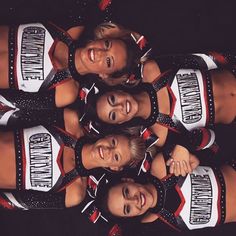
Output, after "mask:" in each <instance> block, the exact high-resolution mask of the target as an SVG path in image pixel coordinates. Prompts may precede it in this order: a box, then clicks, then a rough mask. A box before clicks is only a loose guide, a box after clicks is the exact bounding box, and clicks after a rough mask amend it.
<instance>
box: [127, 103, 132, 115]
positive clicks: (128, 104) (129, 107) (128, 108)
mask: <svg viewBox="0 0 236 236" xmlns="http://www.w3.org/2000/svg"><path fill="white" fill-rule="evenodd" d="M130 109H131V104H130V102H129V101H126V113H127V114H129V113H130Z"/></svg>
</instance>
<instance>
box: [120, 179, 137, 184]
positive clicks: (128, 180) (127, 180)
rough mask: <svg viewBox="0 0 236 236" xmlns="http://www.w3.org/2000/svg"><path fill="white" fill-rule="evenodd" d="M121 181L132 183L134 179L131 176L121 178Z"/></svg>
mask: <svg viewBox="0 0 236 236" xmlns="http://www.w3.org/2000/svg"><path fill="white" fill-rule="evenodd" d="M121 180H122V181H123V182H131V183H134V182H135V181H134V179H132V178H122V179H121Z"/></svg>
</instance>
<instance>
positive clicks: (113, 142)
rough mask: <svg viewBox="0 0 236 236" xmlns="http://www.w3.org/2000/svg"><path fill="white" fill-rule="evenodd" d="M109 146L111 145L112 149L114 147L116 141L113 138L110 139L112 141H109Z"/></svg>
mask: <svg viewBox="0 0 236 236" xmlns="http://www.w3.org/2000/svg"><path fill="white" fill-rule="evenodd" d="M111 145H112V147H115V146H116V139H115V138H112V140H111Z"/></svg>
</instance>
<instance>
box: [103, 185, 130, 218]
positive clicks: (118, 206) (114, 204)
mask: <svg viewBox="0 0 236 236" xmlns="http://www.w3.org/2000/svg"><path fill="white" fill-rule="evenodd" d="M124 186H126V184H125V183H121V184H118V185H116V186H114V187H112V188H111V189H110V190H109V193H108V199H107V206H108V209H109V211H110V212H111V213H112V214H113V215H115V216H124V204H125V202H124V200H125V199H124V196H123V192H122V191H123V188H124Z"/></svg>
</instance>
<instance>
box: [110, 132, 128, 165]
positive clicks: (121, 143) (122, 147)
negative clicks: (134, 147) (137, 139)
mask: <svg viewBox="0 0 236 236" xmlns="http://www.w3.org/2000/svg"><path fill="white" fill-rule="evenodd" d="M114 137H116V138H117V141H118V151H119V153H120V154H121V156H122V160H121V162H122V163H121V164H122V165H125V164H127V163H128V162H130V160H131V151H130V142H129V138H128V137H126V136H124V135H114Z"/></svg>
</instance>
